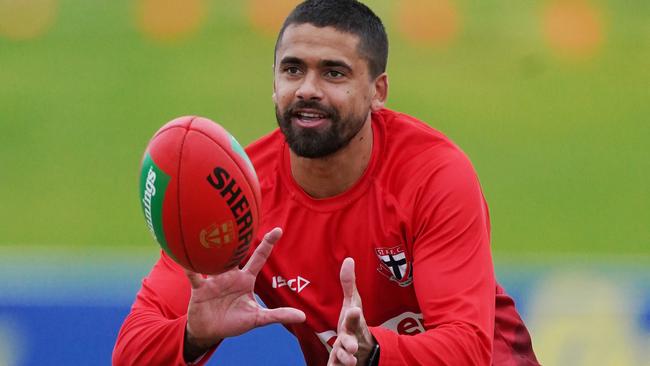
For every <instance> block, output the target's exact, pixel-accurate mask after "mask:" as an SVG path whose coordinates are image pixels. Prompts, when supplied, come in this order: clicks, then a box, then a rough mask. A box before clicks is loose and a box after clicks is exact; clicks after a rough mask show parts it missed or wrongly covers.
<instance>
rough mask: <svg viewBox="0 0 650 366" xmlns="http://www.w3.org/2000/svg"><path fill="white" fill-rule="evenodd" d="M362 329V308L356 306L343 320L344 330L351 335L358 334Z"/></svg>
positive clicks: (350, 309) (347, 312)
mask: <svg viewBox="0 0 650 366" xmlns="http://www.w3.org/2000/svg"><path fill="white" fill-rule="evenodd" d="M360 329H361V308H359V307H356V306H354V307H351V308H349V309H348V310H347V311H346V312H345V317H344V318H343V330H344V331H346V332H348V333H350V334H357V333H358V332H359V331H360ZM355 352H356V351H355Z"/></svg>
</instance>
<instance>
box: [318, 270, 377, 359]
mask: <svg viewBox="0 0 650 366" xmlns="http://www.w3.org/2000/svg"><path fill="white" fill-rule="evenodd" d="M340 279H341V287H342V288H343V306H341V314H340V315H339V324H338V328H337V338H336V341H335V342H334V346H333V347H332V351H331V352H330V357H329V360H328V361H327V365H328V366H339V365H344V366H355V365H365V364H366V362H367V360H368V358H369V357H370V352H371V351H372V348H373V347H374V345H375V343H376V341H375V339H374V337H373V336H372V334H371V333H370V330H369V329H368V325H367V324H366V320H365V318H364V316H363V310H362V304H361V296H359V292H358V291H357V285H356V279H355V274H354V259H352V258H345V260H344V261H343V264H342V265H341V275H340Z"/></svg>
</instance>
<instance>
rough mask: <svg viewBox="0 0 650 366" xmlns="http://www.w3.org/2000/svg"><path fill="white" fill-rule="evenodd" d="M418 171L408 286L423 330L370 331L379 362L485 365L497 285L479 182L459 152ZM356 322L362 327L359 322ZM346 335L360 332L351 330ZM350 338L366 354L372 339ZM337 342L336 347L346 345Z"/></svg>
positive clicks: (384, 365) (385, 364)
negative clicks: (410, 282)
mask: <svg viewBox="0 0 650 366" xmlns="http://www.w3.org/2000/svg"><path fill="white" fill-rule="evenodd" d="M422 171H423V172H426V174H427V176H420V177H414V178H413V179H416V180H419V181H423V182H425V184H423V185H422V186H421V187H420V190H419V191H418V192H416V193H415V195H414V197H413V200H414V201H415V202H416V205H415V208H414V211H413V214H412V216H413V217H412V221H413V227H414V229H415V240H414V246H413V271H414V272H413V286H415V292H416V294H417V297H418V302H419V305H420V309H421V310H422V313H423V316H424V323H425V324H424V327H425V330H426V331H425V332H423V333H420V334H417V335H399V334H397V333H395V332H393V331H392V330H389V329H386V328H383V327H369V328H368V329H369V331H370V333H371V334H372V337H373V338H374V340H375V341H376V342H377V343H378V344H379V346H380V360H379V365H380V366H388V365H489V364H490V362H491V357H492V342H493V334H494V311H495V310H494V301H495V300H494V296H495V286H496V284H495V279H494V271H493V266H492V259H491V254H490V248H489V219H488V214H487V208H486V206H485V202H484V200H483V195H482V193H481V190H480V186H479V183H478V180H477V178H476V176H475V173H474V170H473V168H472V167H471V164H470V163H469V161H467V160H466V158H465V157H464V156H462V155H460V154H458V156H456V155H452V156H450V157H449V160H448V161H447V163H446V164H440V165H439V166H437V167H435V168H432V169H426V168H423V169H422ZM342 285H343V286H345V285H344V284H343V281H342ZM344 292H345V290H344ZM347 313H350V314H351V315H355V314H356V311H350V309H349V308H348V309H345V306H344V309H342V312H341V314H342V316H345V314H347ZM344 322H345V320H344ZM360 324H362V325H364V326H365V321H364V322H360ZM340 333H341V332H339V336H340ZM347 333H348V334H363V332H359V331H358V330H357V331H348V332H347ZM355 338H356V339H357V340H358V344H357V345H355V344H354V342H352V343H351V347H348V349H350V348H351V349H357V348H358V349H359V350H367V349H371V346H372V341H373V340H372V338H368V337H358V336H357V337H355ZM342 339H344V338H342ZM337 341H338V339H337ZM339 343H340V345H339V349H341V348H343V349H345V348H346V347H344V345H343V344H341V342H339ZM334 348H335V349H336V348H337V347H336V345H335V347H334ZM334 351H335V350H333V351H332V352H334ZM336 352H339V353H340V350H336ZM349 353H351V354H354V352H349ZM356 357H357V359H358V360H359V361H360V362H359V363H358V365H363V363H361V360H363V359H367V357H368V355H367V353H365V352H358V353H357V354H356ZM338 359H339V360H341V359H344V360H346V359H347V358H346V357H345V356H340V357H338ZM332 364H337V363H336V362H333V363H332ZM340 364H347V363H343V362H340Z"/></svg>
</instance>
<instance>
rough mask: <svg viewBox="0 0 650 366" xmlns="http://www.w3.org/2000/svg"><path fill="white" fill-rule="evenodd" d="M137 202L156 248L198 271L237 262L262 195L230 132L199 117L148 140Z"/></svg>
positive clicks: (243, 254)
mask: <svg viewBox="0 0 650 366" xmlns="http://www.w3.org/2000/svg"><path fill="white" fill-rule="evenodd" d="M140 200H141V203H142V210H143V211H144V217H145V222H146V224H147V227H148V228H149V231H150V232H151V234H152V235H153V237H154V239H155V240H156V241H157V242H158V244H160V247H161V248H162V249H163V250H164V251H165V252H166V253H167V254H168V255H169V256H170V257H171V258H172V259H174V260H175V261H176V262H177V263H179V264H180V265H181V266H183V267H185V268H187V269H189V270H191V271H194V272H198V273H203V274H217V273H221V272H224V271H227V270H228V269H231V268H233V267H235V266H237V265H239V264H240V262H241V261H242V259H244V257H246V254H247V252H248V248H249V246H250V244H251V241H252V240H254V238H255V234H256V231H257V226H258V224H259V209H260V206H261V193H260V186H259V182H258V180H257V175H256V173H255V169H254V168H253V164H252V163H251V161H250V160H249V159H248V156H247V155H246V153H245V152H244V149H243V148H242V147H241V145H239V143H238V142H237V140H235V138H234V137H233V136H232V135H231V134H229V133H228V132H227V131H226V130H225V129H224V128H223V127H221V126H220V125H218V124H217V123H215V122H213V121H211V120H209V119H206V118H202V117H195V116H186V117H180V118H177V119H175V120H173V121H171V122H169V123H167V124H165V125H164V126H163V127H161V128H160V130H158V132H156V134H155V135H154V136H153V138H152V139H151V141H149V144H148V146H147V149H146V151H145V153H144V157H143V158H142V164H141V175H140Z"/></svg>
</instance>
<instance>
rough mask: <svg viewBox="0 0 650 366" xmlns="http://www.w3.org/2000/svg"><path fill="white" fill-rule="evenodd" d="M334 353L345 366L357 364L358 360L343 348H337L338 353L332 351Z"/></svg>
mask: <svg viewBox="0 0 650 366" xmlns="http://www.w3.org/2000/svg"><path fill="white" fill-rule="evenodd" d="M332 352H336V358H338V360H339V362H340V363H341V364H343V365H345V366H355V365H356V364H357V358H356V357H354V355H353V354H352V353H349V352H348V351H346V350H345V349H343V348H337V349H336V351H334V350H332Z"/></svg>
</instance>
